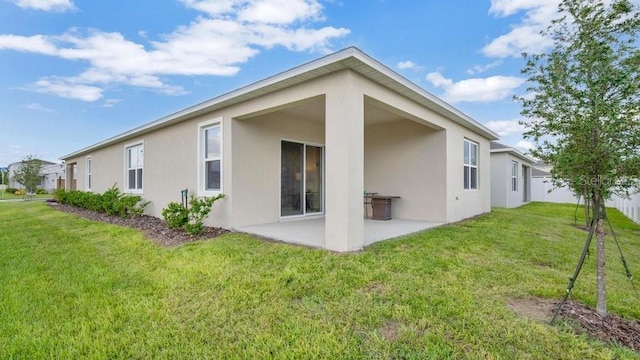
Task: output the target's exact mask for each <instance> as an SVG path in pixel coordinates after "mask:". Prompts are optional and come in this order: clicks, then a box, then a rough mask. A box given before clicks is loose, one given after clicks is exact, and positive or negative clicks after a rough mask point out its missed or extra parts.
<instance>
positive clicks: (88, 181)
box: [85, 156, 91, 191]
mask: <svg viewBox="0 0 640 360" xmlns="http://www.w3.org/2000/svg"><path fill="white" fill-rule="evenodd" d="M85 186H86V187H87V191H91V156H88V157H87V183H86V185H85Z"/></svg>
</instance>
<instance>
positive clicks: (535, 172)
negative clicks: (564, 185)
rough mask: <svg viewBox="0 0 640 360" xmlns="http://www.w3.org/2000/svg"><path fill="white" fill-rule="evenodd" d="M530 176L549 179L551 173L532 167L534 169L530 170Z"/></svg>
mask: <svg viewBox="0 0 640 360" xmlns="http://www.w3.org/2000/svg"><path fill="white" fill-rule="evenodd" d="M531 176H532V177H550V176H551V173H550V172H548V171H544V170H541V169H538V168H535V167H534V168H531Z"/></svg>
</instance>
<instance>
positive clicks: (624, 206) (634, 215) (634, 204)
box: [612, 193, 640, 224]
mask: <svg viewBox="0 0 640 360" xmlns="http://www.w3.org/2000/svg"><path fill="white" fill-rule="evenodd" d="M612 199H613V203H614V205H613V206H614V207H615V208H616V209H618V210H620V211H621V212H622V213H623V214H625V215H626V216H627V217H628V218H629V219H631V220H633V221H635V222H636V223H638V224H640V193H637V194H633V195H631V197H629V198H623V197H620V196H617V195H614V196H613V198H612Z"/></svg>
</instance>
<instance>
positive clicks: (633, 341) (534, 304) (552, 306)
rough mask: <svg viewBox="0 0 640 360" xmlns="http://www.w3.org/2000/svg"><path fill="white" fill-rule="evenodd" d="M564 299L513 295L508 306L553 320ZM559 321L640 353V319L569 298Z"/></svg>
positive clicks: (547, 321)
mask: <svg viewBox="0 0 640 360" xmlns="http://www.w3.org/2000/svg"><path fill="white" fill-rule="evenodd" d="M559 303H560V301H558V300H550V299H541V298H535V297H531V298H524V299H513V300H511V301H509V303H508V304H507V306H508V307H509V308H510V309H511V310H513V311H515V312H516V313H518V314H520V315H522V316H525V317H528V318H530V319H532V320H534V321H538V322H541V323H547V324H548V323H549V322H550V321H551V319H552V318H553V314H554V312H555V311H556V308H557V307H558V304H559ZM556 321H565V322H567V323H568V324H571V326H572V327H573V329H574V330H575V331H576V332H577V333H578V334H586V335H589V336H592V337H594V338H598V339H600V340H602V341H605V342H608V343H617V344H619V345H622V346H625V347H628V348H630V349H632V350H634V351H636V352H638V353H640V322H638V321H637V320H628V319H624V318H622V317H620V316H618V315H616V314H611V313H610V314H608V315H607V316H606V317H602V316H600V315H599V314H598V313H597V312H596V310H595V309H593V308H590V307H588V306H586V305H583V304H580V303H577V302H575V301H567V302H566V303H565V304H564V306H563V307H562V309H561V310H560V313H559V314H558V318H557V319H556Z"/></svg>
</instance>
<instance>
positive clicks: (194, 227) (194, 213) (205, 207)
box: [184, 194, 224, 235]
mask: <svg viewBox="0 0 640 360" xmlns="http://www.w3.org/2000/svg"><path fill="white" fill-rule="evenodd" d="M223 197H224V194H220V195H218V196H215V197H211V198H197V197H195V196H193V195H191V200H190V201H189V216H188V217H189V221H188V222H187V223H186V224H185V225H184V229H185V231H186V232H188V233H189V234H191V235H196V234H199V233H201V232H202V230H203V221H204V219H205V218H206V217H207V215H209V213H210V212H211V207H212V206H213V203H214V202H215V201H216V200H218V199H222V198H223Z"/></svg>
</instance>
